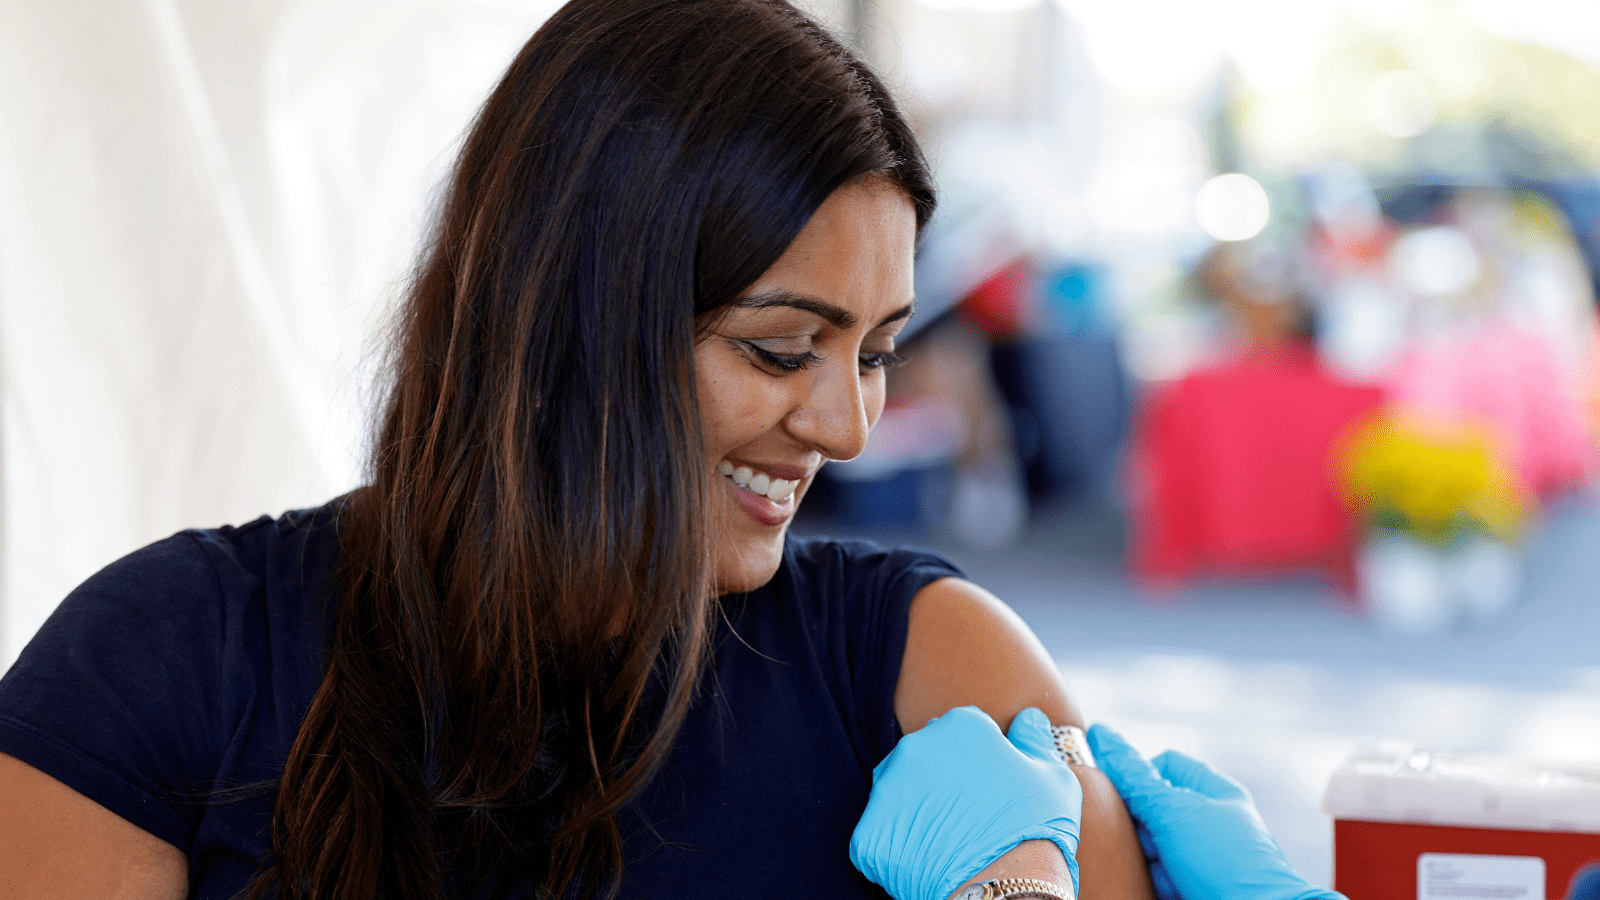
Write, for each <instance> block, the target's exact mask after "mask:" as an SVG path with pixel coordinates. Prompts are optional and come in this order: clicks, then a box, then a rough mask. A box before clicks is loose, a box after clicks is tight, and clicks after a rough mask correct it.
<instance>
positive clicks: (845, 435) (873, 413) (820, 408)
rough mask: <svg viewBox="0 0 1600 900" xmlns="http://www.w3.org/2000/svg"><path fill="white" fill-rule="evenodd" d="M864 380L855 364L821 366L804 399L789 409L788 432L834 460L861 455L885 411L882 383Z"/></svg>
mask: <svg viewBox="0 0 1600 900" xmlns="http://www.w3.org/2000/svg"><path fill="white" fill-rule="evenodd" d="M851 362H854V360H853V359H852V360H851ZM863 380H864V379H863V378H862V377H861V375H860V373H859V372H857V371H856V368H855V366H853V365H851V366H848V367H847V366H833V365H827V366H823V367H820V368H819V369H818V370H817V377H816V378H815V379H813V380H812V382H811V384H810V387H809V390H808V391H807V393H806V395H805V396H804V398H803V399H802V402H801V403H800V404H799V405H797V406H796V407H795V408H794V410H793V411H792V412H790V413H789V416H788V421H787V426H788V429H789V433H790V434H792V435H794V437H795V438H796V439H798V440H800V441H802V442H804V443H805V444H807V445H809V446H810V447H811V448H812V449H814V450H816V451H817V452H818V453H821V454H822V455H823V456H825V457H827V458H828V459H831V460H841V461H842V460H846V459H854V458H856V457H857V456H860V455H861V451H862V450H865V449H866V447H867V434H868V433H869V432H870V431H871V430H872V425H873V423H874V422H876V421H877V419H878V413H880V412H882V411H883V396H882V393H883V390H882V386H881V385H877V384H863V383H862V382H863Z"/></svg>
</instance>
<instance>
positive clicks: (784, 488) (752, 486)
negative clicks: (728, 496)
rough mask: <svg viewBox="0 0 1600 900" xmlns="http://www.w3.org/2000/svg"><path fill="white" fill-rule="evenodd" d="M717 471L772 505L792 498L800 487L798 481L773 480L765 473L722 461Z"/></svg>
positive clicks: (718, 464)
mask: <svg viewBox="0 0 1600 900" xmlns="http://www.w3.org/2000/svg"><path fill="white" fill-rule="evenodd" d="M717 471H718V472H721V473H722V474H723V475H724V476H726V477H728V478H731V479H733V483H734V484H737V485H739V486H740V487H742V488H745V489H746V490H748V491H750V492H751V493H755V494H760V495H761V496H763V497H766V498H767V499H768V500H771V501H772V502H773V503H782V502H784V501H786V500H788V499H789V498H790V497H792V496H794V492H795V488H798V487H799V486H800V479H798V478H796V479H794V480H793V481H790V480H789V479H787V478H773V477H772V476H771V475H768V474H767V473H765V472H757V471H756V470H755V469H752V468H750V467H749V466H735V465H734V464H733V463H731V462H729V461H727V460H723V461H721V462H719V463H717Z"/></svg>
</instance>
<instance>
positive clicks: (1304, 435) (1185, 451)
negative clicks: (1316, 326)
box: [1130, 345, 1384, 597]
mask: <svg viewBox="0 0 1600 900" xmlns="http://www.w3.org/2000/svg"><path fill="white" fill-rule="evenodd" d="M1383 399H1384V394H1383V390H1382V388H1379V387H1377V386H1373V385H1363V384H1352V383H1349V382H1344V381H1340V380H1337V379H1335V378H1334V377H1332V376H1331V375H1329V374H1328V373H1327V372H1326V371H1324V370H1323V368H1322V367H1321V365H1319V363H1318V362H1317V359H1316V356H1315V354H1314V353H1313V352H1312V351H1311V350H1310V349H1309V348H1307V347H1304V346H1300V345H1294V346H1291V347H1287V348H1279V349H1274V350H1270V351H1256V352H1253V353H1251V354H1249V355H1246V356H1244V357H1242V358H1239V359H1236V360H1233V361H1230V362H1227V363H1224V364H1220V365H1217V366H1214V367H1211V368H1208V369H1204V370H1201V371H1199V372H1195V373H1193V374H1190V375H1188V376H1187V377H1185V378H1183V379H1181V380H1179V381H1177V382H1175V383H1171V384H1168V385H1164V386H1161V387H1158V388H1155V389H1153V390H1152V391H1151V392H1150V393H1149V395H1148V396H1147V397H1146V400H1145V403H1144V406H1143V409H1142V411H1141V414H1140V420H1139V422H1138V423H1137V424H1136V425H1135V428H1134V433H1133V448H1132V450H1133V453H1132V466H1131V470H1130V476H1131V481H1132V483H1131V485H1130V487H1131V489H1132V498H1131V499H1132V528H1133V534H1132V538H1133V549H1132V564H1133V569H1134V572H1135V574H1136V575H1137V576H1139V577H1140V579H1141V580H1143V581H1145V582H1146V584H1148V585H1150V586H1152V587H1162V586H1171V585H1174V584H1176V583H1179V582H1181V581H1183V580H1184V579H1187V578H1190V577H1193V576H1195V575H1198V574H1203V573H1224V574H1247V573H1261V572H1281V571H1289V570H1296V569H1306V568H1314V569H1321V570H1324V571H1326V572H1327V573H1328V574H1329V575H1330V576H1331V577H1332V579H1333V581H1334V583H1335V584H1337V585H1339V586H1340V587H1341V588H1343V589H1345V590H1346V591H1347V592H1348V593H1349V595H1350V596H1352V597H1353V596H1354V547H1355V537H1356V532H1355V526H1354V522H1353V521H1352V518H1351V515H1350V513H1349V511H1348V510H1347V509H1346V507H1345V506H1344V504H1343V503H1342V502H1341V501H1340V500H1339V497H1338V494H1337V491H1336V484H1335V480H1334V469H1333V451H1334V449H1335V446H1336V443H1337V441H1338V440H1339V439H1340V437H1341V435H1342V434H1343V433H1344V432H1345V431H1346V430H1347V429H1348V428H1349V427H1350V426H1351V425H1353V424H1355V423H1356V422H1357V421H1359V420H1361V419H1362V418H1364V417H1366V416H1368V415H1370V414H1372V413H1373V412H1374V411H1376V410H1377V408H1378V407H1379V406H1380V405H1381V404H1382V403H1383Z"/></svg>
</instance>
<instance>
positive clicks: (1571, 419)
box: [1389, 323, 1595, 497]
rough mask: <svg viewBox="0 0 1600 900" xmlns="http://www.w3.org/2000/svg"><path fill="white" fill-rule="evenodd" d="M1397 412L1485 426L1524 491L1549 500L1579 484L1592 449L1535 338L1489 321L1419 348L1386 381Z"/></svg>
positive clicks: (1588, 470)
mask: <svg viewBox="0 0 1600 900" xmlns="http://www.w3.org/2000/svg"><path fill="white" fill-rule="evenodd" d="M1389 388H1390V400H1391V402H1392V404H1393V405H1394V407H1395V408H1396V410H1397V411H1399V412H1401V413H1403V414H1409V415H1416V416H1420V417H1422V418H1424V419H1429V418H1431V419H1435V420H1438V421H1442V422H1446V423H1466V424H1474V425H1479V426H1482V427H1486V428H1489V429H1490V430H1491V431H1492V432H1493V433H1494V434H1495V435H1496V436H1497V437H1498V439H1499V441H1500V444H1501V449H1502V451H1503V452H1504V453H1505V460H1506V463H1507V464H1508V465H1509V466H1510V467H1511V468H1512V470H1513V471H1515V472H1516V474H1517V475H1518V476H1519V477H1520V478H1521V480H1522V483H1523V485H1524V486H1525V487H1527V488H1528V490H1529V491H1531V492H1533V493H1534V494H1535V495H1536V496H1539V497H1549V496H1551V495H1553V494H1556V493H1559V492H1561V491H1563V490H1567V489H1570V488H1572V487H1575V486H1577V485H1579V484H1582V483H1583V482H1584V481H1586V480H1587V479H1588V478H1589V477H1590V476H1591V475H1592V474H1593V473H1594V471H1595V448H1594V444H1593V441H1592V440H1591V437H1590V434H1589V429H1588V424H1587V421H1586V420H1585V418H1584V414H1583V408H1582V405H1581V404H1580V403H1579V400H1578V397H1577V396H1576V392H1575V391H1574V390H1573V389H1571V388H1570V387H1569V386H1568V385H1567V384H1566V383H1565V382H1564V380H1563V379H1562V377H1561V373H1560V370H1559V369H1558V368H1557V367H1556V362H1555V359H1554V358H1553V357H1552V355H1551V353H1550V350H1549V348H1548V347H1546V346H1545V344H1544V342H1543V341H1542V340H1540V339H1539V338H1538V337H1537V336H1536V335H1534V334H1531V333H1529V332H1526V331H1523V330H1522V329H1519V328H1516V327H1514V326H1511V325H1509V324H1505V323H1495V324H1491V325H1488V326H1485V327H1483V328H1480V329H1476V330H1473V331H1470V332H1464V333H1462V334H1460V335H1456V336H1452V337H1450V338H1449V339H1446V340H1437V341H1433V342H1429V343H1425V344H1424V343H1419V344H1416V345H1414V346H1413V347H1412V349H1411V351H1410V352H1409V353H1408V354H1407V355H1406V357H1405V358H1404V359H1403V360H1402V361H1401V364H1400V366H1399V367H1398V368H1397V369H1396V371H1395V373H1394V375H1393V376H1392V377H1391V379H1390V382H1389Z"/></svg>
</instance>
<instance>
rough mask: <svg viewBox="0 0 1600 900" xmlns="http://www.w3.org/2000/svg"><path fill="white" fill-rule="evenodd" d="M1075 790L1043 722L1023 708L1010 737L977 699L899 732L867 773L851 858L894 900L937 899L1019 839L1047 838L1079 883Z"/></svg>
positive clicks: (1079, 805) (1079, 791)
mask: <svg viewBox="0 0 1600 900" xmlns="http://www.w3.org/2000/svg"><path fill="white" fill-rule="evenodd" d="M1082 815H1083V788H1082V787H1080V786H1079V785H1078V777H1077V776H1076V775H1074V774H1072V770H1071V769H1070V768H1068V767H1067V764H1066V763H1064V762H1061V760H1060V759H1059V758H1058V757H1057V756H1056V750H1055V742H1054V741H1053V740H1052V738H1051V736H1050V720H1049V719H1047V718H1045V714H1044V713H1042V712H1040V711H1039V710H1037V709H1035V708H1032V707H1029V708H1028V709H1025V710H1023V711H1022V712H1020V713H1018V714H1017V717H1016V719H1014V720H1013V721H1012V723H1011V734H1010V736H1009V740H1008V738H1007V736H1006V735H1002V734H1001V733H1000V727H999V726H998V725H996V724H995V722H994V720H993V719H991V718H989V716H988V715H987V714H986V713H984V712H983V710H980V709H978V708H977V707H976V706H963V707H960V708H958V709H952V710H950V711H949V712H947V713H945V714H944V715H942V716H940V717H939V718H937V719H934V720H933V721H931V722H929V723H928V727H926V728H924V729H922V730H921V731H915V732H912V733H911V734H908V735H906V736H905V737H903V738H901V739H900V743H899V744H897V745H895V748H894V750H893V751H891V752H890V753H889V755H888V756H887V757H885V758H884V760H883V762H881V763H878V767H877V768H876V769H873V770H872V797H871V799H869V800H868V801H867V811H866V812H865V813H863V814H862V816H861V821H860V822H859V823H858V824H857V825H856V831H855V834H854V835H852V836H851V838H850V861H851V862H852V863H855V867H856V868H857V869H860V870H861V874H863V875H865V876H867V877H868V878H869V879H871V880H872V881H873V882H875V883H877V884H878V885H880V886H882V887H883V889H884V890H886V891H888V892H889V894H890V895H891V896H893V897H894V898H895V900H946V898H948V897H949V896H950V895H951V894H953V893H955V890H956V888H958V887H960V886H961V885H962V884H964V883H966V881H967V879H969V878H971V877H972V876H973V875H976V874H977V873H978V872H980V871H982V870H983V868H984V867H985V866H987V865H989V864H990V863H992V862H994V861H995V860H996V859H998V858H1000V857H1001V856H1002V855H1004V854H1005V853H1006V851H1008V850H1010V849H1011V848H1013V847H1015V846H1017V845H1018V844H1020V843H1022V842H1023V841H1031V840H1038V839H1043V840H1050V841H1054V842H1055V844H1056V846H1057V847H1060V848H1061V853H1062V855H1063V856H1065V857H1066V859H1067V867H1068V869H1069V870H1070V871H1071V872H1072V890H1073V894H1074V895H1076V894H1077V890H1078V859H1077V852H1078V822H1079V820H1080V819H1081V818H1082Z"/></svg>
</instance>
